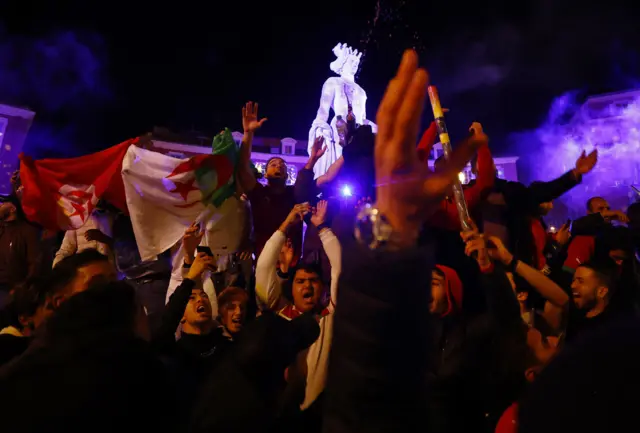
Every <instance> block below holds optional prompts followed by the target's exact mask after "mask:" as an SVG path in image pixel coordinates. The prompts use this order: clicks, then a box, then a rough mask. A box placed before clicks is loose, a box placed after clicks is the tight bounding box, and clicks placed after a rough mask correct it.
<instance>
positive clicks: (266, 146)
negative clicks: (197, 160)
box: [152, 131, 309, 185]
mask: <svg viewBox="0 0 640 433" xmlns="http://www.w3.org/2000/svg"><path fill="white" fill-rule="evenodd" d="M232 135H233V138H234V140H235V141H236V143H238V145H239V144H240V141H241V140H242V133H241V132H237V131H236V132H233V133H232ZM174 140H175V138H174ZM174 140H171V141H169V140H166V139H155V138H154V140H153V147H152V150H155V151H157V152H161V153H164V154H166V155H170V156H173V157H176V158H189V157H191V156H194V155H198V154H207V153H211V145H206V146H205V145H199V144H183V143H179V142H176V141H174ZM180 141H188V140H180ZM210 142H211V140H209V143H210ZM303 145H306V143H305V142H301V143H299V142H298V141H297V140H294V139H292V138H283V139H280V140H278V139H271V138H260V137H256V138H255V139H254V143H253V146H252V147H253V149H257V150H258V151H254V152H252V153H251V160H252V162H253V163H254V165H255V166H256V169H257V170H258V172H260V173H264V171H265V166H266V164H267V161H268V160H269V159H270V158H273V157H276V156H277V157H279V158H282V159H284V160H285V162H286V163H287V172H288V175H289V176H288V179H287V184H288V185H293V184H294V183H295V182H296V179H297V176H298V171H299V170H301V169H302V168H304V166H305V164H306V163H307V160H308V159H309V157H308V156H306V155H300V153H302V152H304V150H302V151H300V147H301V146H303ZM296 148H298V150H299V151H298V154H295V149H296ZM292 151H293V152H294V153H293V154H291V152H292ZM260 182H262V183H265V182H266V180H265V179H261V180H260Z"/></svg>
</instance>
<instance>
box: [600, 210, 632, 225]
mask: <svg viewBox="0 0 640 433" xmlns="http://www.w3.org/2000/svg"><path fill="white" fill-rule="evenodd" d="M600 214H601V215H602V217H603V218H604V219H605V221H607V222H609V221H613V220H617V221H620V222H621V223H623V224H627V223H628V222H629V218H628V217H627V215H626V214H625V213H624V212H622V211H621V210H603V211H602V212H600Z"/></svg>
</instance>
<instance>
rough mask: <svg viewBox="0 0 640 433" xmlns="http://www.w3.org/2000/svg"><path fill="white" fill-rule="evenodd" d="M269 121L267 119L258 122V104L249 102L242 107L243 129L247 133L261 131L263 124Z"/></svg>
mask: <svg viewBox="0 0 640 433" xmlns="http://www.w3.org/2000/svg"><path fill="white" fill-rule="evenodd" d="M266 121H267V118H266V117H265V118H264V119H260V120H258V104H257V103H256V104H254V103H253V102H247V103H246V104H245V106H244V107H242V128H244V131H245V132H255V131H256V130H258V129H260V127H261V126H262V124H263V123H264V122H266Z"/></svg>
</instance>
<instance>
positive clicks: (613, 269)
mask: <svg viewBox="0 0 640 433" xmlns="http://www.w3.org/2000/svg"><path fill="white" fill-rule="evenodd" d="M578 267H579V268H587V269H591V270H592V271H593V273H594V274H595V275H596V278H597V279H598V282H599V283H600V284H602V285H603V286H605V287H606V288H608V289H609V296H611V294H613V292H614V291H615V286H616V280H617V278H616V276H617V269H618V267H617V265H616V263H615V262H614V261H613V260H611V259H609V258H604V257H602V258H600V259H598V260H592V261H589V262H586V263H581V264H580V265H579V266H578Z"/></svg>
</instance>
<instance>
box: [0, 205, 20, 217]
mask: <svg viewBox="0 0 640 433" xmlns="http://www.w3.org/2000/svg"><path fill="white" fill-rule="evenodd" d="M15 214H16V207H15V206H14V205H13V203H10V202H4V203H2V204H0V221H9V220H10V219H11V218H12V217H13V216H15Z"/></svg>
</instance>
